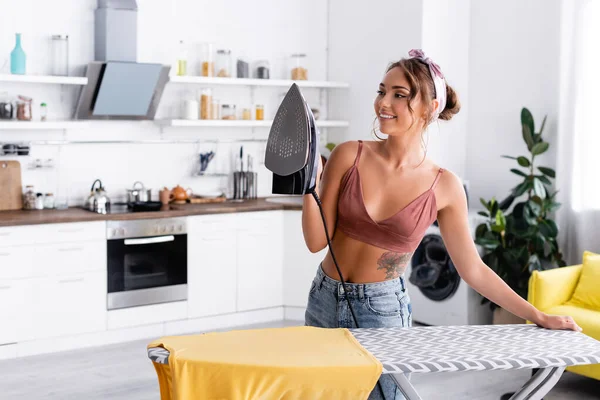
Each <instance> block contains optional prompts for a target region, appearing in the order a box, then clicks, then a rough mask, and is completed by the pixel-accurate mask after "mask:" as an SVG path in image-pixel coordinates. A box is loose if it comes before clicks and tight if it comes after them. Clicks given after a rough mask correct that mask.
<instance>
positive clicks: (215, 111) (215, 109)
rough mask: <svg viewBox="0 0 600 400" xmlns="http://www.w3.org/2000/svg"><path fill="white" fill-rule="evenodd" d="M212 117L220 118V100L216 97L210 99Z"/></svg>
mask: <svg viewBox="0 0 600 400" xmlns="http://www.w3.org/2000/svg"><path fill="white" fill-rule="evenodd" d="M211 111H212V115H211V117H212V119H221V101H220V100H217V99H213V101H212V108H211Z"/></svg>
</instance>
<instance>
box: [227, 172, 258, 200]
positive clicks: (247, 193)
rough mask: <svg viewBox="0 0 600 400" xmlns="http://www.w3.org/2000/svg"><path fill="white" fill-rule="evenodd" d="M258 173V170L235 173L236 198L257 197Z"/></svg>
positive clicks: (234, 187)
mask: <svg viewBox="0 0 600 400" xmlns="http://www.w3.org/2000/svg"><path fill="white" fill-rule="evenodd" d="M257 178H258V176H257V173H256V172H248V171H245V172H242V171H236V172H234V173H233V198H234V199H235V200H241V199H255V198H256V197H257V195H256V194H257V190H256V189H257V188H256V181H257Z"/></svg>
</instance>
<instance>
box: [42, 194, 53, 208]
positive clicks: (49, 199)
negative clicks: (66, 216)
mask: <svg viewBox="0 0 600 400" xmlns="http://www.w3.org/2000/svg"><path fill="white" fill-rule="evenodd" d="M44 208H49V209H52V208H54V194H52V193H46V197H44Z"/></svg>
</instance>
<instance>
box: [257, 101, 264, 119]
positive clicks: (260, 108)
mask: <svg viewBox="0 0 600 400" xmlns="http://www.w3.org/2000/svg"><path fill="white" fill-rule="evenodd" d="M264 119H265V107H264V106H263V105H262V104H257V105H256V120H257V121H262V120H264Z"/></svg>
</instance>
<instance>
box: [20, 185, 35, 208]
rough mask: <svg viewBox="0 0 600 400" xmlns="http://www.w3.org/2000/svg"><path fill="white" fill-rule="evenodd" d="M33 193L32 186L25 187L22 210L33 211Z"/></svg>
mask: <svg viewBox="0 0 600 400" xmlns="http://www.w3.org/2000/svg"><path fill="white" fill-rule="evenodd" d="M35 199H36V195H35V191H34V190H33V186H32V185H27V186H25V193H23V210H35Z"/></svg>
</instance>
